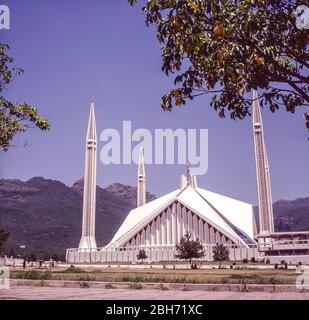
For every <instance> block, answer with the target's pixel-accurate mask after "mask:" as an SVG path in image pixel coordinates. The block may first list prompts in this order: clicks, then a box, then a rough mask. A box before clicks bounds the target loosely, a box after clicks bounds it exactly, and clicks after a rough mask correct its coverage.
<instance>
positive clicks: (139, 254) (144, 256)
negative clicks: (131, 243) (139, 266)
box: [137, 249, 148, 263]
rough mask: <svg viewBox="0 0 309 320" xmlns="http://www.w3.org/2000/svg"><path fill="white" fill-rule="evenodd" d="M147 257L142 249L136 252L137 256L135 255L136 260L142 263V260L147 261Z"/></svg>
mask: <svg viewBox="0 0 309 320" xmlns="http://www.w3.org/2000/svg"><path fill="white" fill-rule="evenodd" d="M147 258H148V256H147V255H146V252H145V250H144V249H140V250H139V251H138V254H137V259H138V260H142V263H144V260H145V259H147Z"/></svg>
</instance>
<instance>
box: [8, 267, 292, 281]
mask: <svg viewBox="0 0 309 320" xmlns="http://www.w3.org/2000/svg"><path fill="white" fill-rule="evenodd" d="M297 276H298V274H296V273H295V271H294V270H283V269H273V270H231V269H210V270H169V269H163V270H162V269H160V270H157V269H151V270H149V269H147V270H145V269H144V270H141V269H109V270H101V271H98V270H96V271H83V270H81V269H79V268H69V269H67V270H65V271H52V272H50V271H34V270H33V271H12V272H11V277H12V278H13V279H14V278H15V279H33V280H34V279H38V280H73V281H74V280H75V281H103V282H134V283H137V282H156V283H160V282H162V283H226V284H239V283H248V284H250V283H251V284H295V281H296V278H297Z"/></svg>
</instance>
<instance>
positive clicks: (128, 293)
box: [0, 287, 309, 300]
mask: <svg viewBox="0 0 309 320" xmlns="http://www.w3.org/2000/svg"><path fill="white" fill-rule="evenodd" d="M4 299H6V300H8V299H11V300H84V299H87V300H126V299H132V300H135V299H136V300H140V299H145V300H165V299H173V300H178V299H185V300H191V299H201V300H232V299H233V300H309V292H307V293H301V292H278V293H268V292H249V293H242V292H211V291H208V292H207V291H173V290H166V291H162V290H129V289H91V288H46V287H45V288H44V287H43V288H41V287H13V288H11V289H9V290H0V300H4Z"/></svg>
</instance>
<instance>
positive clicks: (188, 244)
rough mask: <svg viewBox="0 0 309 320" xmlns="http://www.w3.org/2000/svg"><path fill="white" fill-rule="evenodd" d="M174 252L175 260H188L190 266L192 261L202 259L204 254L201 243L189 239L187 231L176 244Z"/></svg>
mask: <svg viewBox="0 0 309 320" xmlns="http://www.w3.org/2000/svg"><path fill="white" fill-rule="evenodd" d="M176 252H177V254H176V255H175V257H176V258H178V259H184V260H189V263H190V265H192V259H200V258H203V257H204V256H205V254H206V252H205V250H204V247H203V245H202V244H201V242H200V241H199V240H198V239H197V240H193V239H191V234H190V233H189V232H188V231H187V232H186V234H185V235H184V236H183V237H181V239H180V241H179V243H178V244H176Z"/></svg>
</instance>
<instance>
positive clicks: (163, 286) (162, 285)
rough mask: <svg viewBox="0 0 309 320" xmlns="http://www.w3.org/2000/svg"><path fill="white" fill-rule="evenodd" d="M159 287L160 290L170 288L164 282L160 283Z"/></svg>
mask: <svg viewBox="0 0 309 320" xmlns="http://www.w3.org/2000/svg"><path fill="white" fill-rule="evenodd" d="M158 289H159V290H162V291H166V290H169V289H168V287H166V286H165V285H164V284H163V283H160V284H159V285H158Z"/></svg>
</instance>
